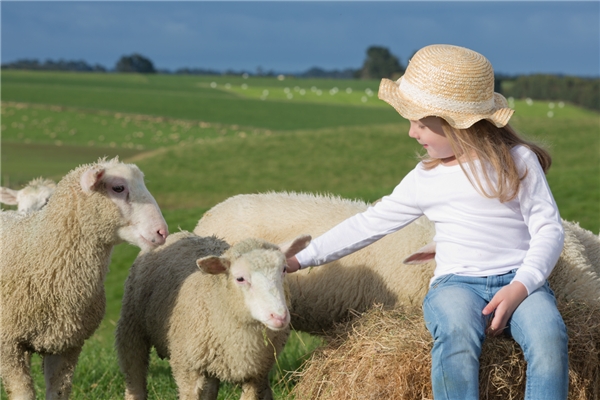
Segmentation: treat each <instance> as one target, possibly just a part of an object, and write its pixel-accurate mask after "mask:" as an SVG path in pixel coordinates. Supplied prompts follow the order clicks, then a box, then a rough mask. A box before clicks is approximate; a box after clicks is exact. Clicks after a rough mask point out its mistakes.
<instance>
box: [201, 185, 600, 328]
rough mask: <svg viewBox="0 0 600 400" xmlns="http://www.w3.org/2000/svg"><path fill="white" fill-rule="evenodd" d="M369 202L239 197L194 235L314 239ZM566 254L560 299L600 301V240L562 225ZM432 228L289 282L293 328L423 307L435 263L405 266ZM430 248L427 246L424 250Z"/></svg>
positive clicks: (559, 276) (416, 227)
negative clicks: (378, 307)
mask: <svg viewBox="0 0 600 400" xmlns="http://www.w3.org/2000/svg"><path fill="white" fill-rule="evenodd" d="M368 207H369V204H367V203H365V202H362V201H358V200H349V199H342V198H340V197H335V196H330V195H313V194H303V193H285V192H270V193H262V194H245V195H244V194H242V195H237V196H233V197H231V198H229V199H226V200H225V201H223V202H221V203H219V204H217V205H216V206H214V207H213V208H212V209H210V210H209V211H207V212H206V213H205V214H204V216H203V217H202V218H201V219H200V220H199V221H198V224H197V225H196V227H195V229H194V233H196V234H198V235H212V234H215V235H218V236H220V237H223V238H224V239H225V240H227V241H228V242H230V243H235V242H237V241H238V240H240V239H241V238H243V237H246V236H254V237H260V238H262V239H265V240H270V241H285V240H289V238H290V237H292V236H293V235H294V234H296V233H297V232H299V231H301V232H306V233H309V234H311V235H312V236H313V237H316V236H318V235H320V234H322V233H324V232H325V231H327V230H328V229H329V228H331V227H333V226H334V225H336V224H337V223H339V222H341V221H343V220H344V219H346V218H348V217H350V216H352V215H354V214H356V213H359V212H362V211H364V210H366V209H367V208H368ZM563 225H564V226H565V231H566V234H565V248H564V250H563V252H562V254H561V257H560V258H559V261H558V263H557V265H556V267H555V269H554V272H553V273H552V274H551V276H550V278H549V280H550V283H551V285H552V287H553V289H554V291H555V292H556V295H557V297H558V298H561V299H564V300H578V301H586V302H590V301H596V302H597V301H598V295H599V294H600V271H599V267H598V265H599V264H600V239H598V237H597V236H596V235H594V234H592V233H591V232H589V231H586V230H584V229H582V228H581V227H579V226H578V225H577V224H574V223H569V222H567V221H563ZM434 233H435V228H434V225H433V223H432V222H431V221H429V220H428V219H427V218H426V217H421V218H419V219H417V220H416V221H415V222H413V223H412V224H409V225H408V226H406V227H405V228H403V229H401V230H399V231H397V232H395V233H392V234H390V235H387V236H386V237H384V238H382V239H381V240H379V241H377V242H375V243H373V244H371V245H370V246H367V247H366V248H364V249H362V250H360V251H358V252H356V253H353V254H351V255H348V256H346V257H344V258H342V259H340V260H338V261H335V262H332V263H330V264H328V265H327V266H322V267H318V268H309V269H306V270H302V271H298V272H297V273H294V274H293V275H290V276H289V277H288V278H287V279H288V281H289V282H288V283H289V287H290V293H291V304H292V307H291V308H292V310H293V313H292V322H291V324H292V327H293V328H294V329H297V330H300V331H305V332H308V333H314V334H323V333H326V331H328V330H330V329H331V328H332V327H333V325H334V324H335V323H336V322H340V321H342V320H344V319H346V318H347V317H349V316H351V312H352V311H353V310H354V311H357V312H364V311H366V310H367V309H369V308H370V307H371V306H372V305H373V304H374V303H380V304H383V305H384V306H386V307H388V308H393V307H397V306H400V305H403V306H415V305H416V306H420V305H421V303H422V301H423V298H424V297H425V295H426V294H427V291H428V288H429V282H430V279H431V277H432V276H433V270H434V268H435V262H434V260H433V257H431V256H429V257H428V258H427V256H426V258H425V259H424V260H421V261H420V263H421V264H422V265H418V266H417V265H411V266H407V265H403V264H402V261H403V260H406V261H410V260H407V259H408V258H409V256H411V255H412V256H414V255H415V254H414V253H415V250H416V249H419V248H423V247H424V246H427V245H428V246H430V247H429V249H430V250H431V248H432V247H431V246H432V245H433V244H432V241H433V236H434ZM425 249H426V250H427V247H426V248H425Z"/></svg>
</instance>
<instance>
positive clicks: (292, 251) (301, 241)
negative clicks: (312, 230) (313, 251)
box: [279, 235, 312, 258]
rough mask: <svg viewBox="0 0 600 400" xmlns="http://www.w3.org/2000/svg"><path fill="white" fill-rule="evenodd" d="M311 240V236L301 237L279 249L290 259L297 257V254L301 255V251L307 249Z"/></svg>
mask: <svg viewBox="0 0 600 400" xmlns="http://www.w3.org/2000/svg"><path fill="white" fill-rule="evenodd" d="M311 240H312V238H311V237H310V235H300V236H298V237H297V238H296V239H294V240H292V241H291V242H287V243H284V244H282V245H280V246H279V248H280V249H281V251H282V252H283V254H284V255H285V258H290V257H293V256H295V255H296V253H299V252H300V250H302V249H304V248H306V246H308V245H309V243H310V241H311Z"/></svg>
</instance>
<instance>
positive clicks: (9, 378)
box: [0, 345, 35, 400]
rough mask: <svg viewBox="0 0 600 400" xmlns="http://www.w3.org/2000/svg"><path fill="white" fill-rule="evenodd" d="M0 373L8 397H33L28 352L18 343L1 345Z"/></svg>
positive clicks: (26, 399) (17, 399)
mask: <svg viewBox="0 0 600 400" xmlns="http://www.w3.org/2000/svg"><path fill="white" fill-rule="evenodd" d="M0 375H1V376H2V381H3V383H4V389H5V390H6V393H7V394H8V398H9V399H11V400H34V399H35V389H34V387H33V379H32V378H31V353H30V352H28V351H25V350H24V349H23V348H22V347H21V346H19V345H3V346H2V348H1V349H0Z"/></svg>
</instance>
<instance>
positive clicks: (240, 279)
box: [235, 276, 244, 282]
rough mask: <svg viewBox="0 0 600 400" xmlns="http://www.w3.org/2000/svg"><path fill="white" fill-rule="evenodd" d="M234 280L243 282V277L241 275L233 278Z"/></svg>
mask: <svg viewBox="0 0 600 400" xmlns="http://www.w3.org/2000/svg"><path fill="white" fill-rule="evenodd" d="M235 280H236V281H238V282H244V278H243V277H241V276H240V277H239V278H235Z"/></svg>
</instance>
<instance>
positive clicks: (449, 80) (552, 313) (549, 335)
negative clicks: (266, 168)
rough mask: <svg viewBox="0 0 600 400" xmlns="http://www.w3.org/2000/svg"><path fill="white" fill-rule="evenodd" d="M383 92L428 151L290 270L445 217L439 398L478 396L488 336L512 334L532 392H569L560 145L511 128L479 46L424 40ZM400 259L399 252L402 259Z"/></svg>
mask: <svg viewBox="0 0 600 400" xmlns="http://www.w3.org/2000/svg"><path fill="white" fill-rule="evenodd" d="M379 97H380V98H381V99H382V100H384V101H386V102H387V103H389V104H390V105H392V106H393V107H394V108H395V109H396V111H398V113H399V114H400V115H402V116H403V117H404V118H406V119H408V120H409V121H410V129H409V132H408V135H409V136H410V137H411V138H413V139H416V140H417V142H419V144H421V145H422V146H423V148H424V149H425V150H426V152H427V154H426V155H424V156H423V157H422V160H421V162H420V163H419V164H418V165H417V166H416V168H415V169H414V170H412V171H411V172H409V173H408V174H407V175H406V177H405V178H404V179H403V180H402V182H400V184H399V185H398V186H397V187H396V188H395V189H394V191H393V192H392V194H390V195H389V196H385V197H384V198H383V199H382V200H381V201H380V202H378V203H377V204H376V205H375V206H373V207H370V208H369V209H368V210H367V211H365V212H363V213H361V214H357V215H355V216H353V217H351V218H349V219H347V220H346V221H344V222H342V223H340V224H339V225H337V226H335V227H334V228H332V229H331V230H329V231H328V232H326V233H325V234H323V235H322V236H320V237H319V238H317V239H315V240H313V241H312V243H311V244H310V246H309V247H307V248H306V249H305V250H304V251H302V252H300V253H298V254H297V255H296V256H295V257H293V258H291V259H289V260H288V265H289V267H288V272H294V271H297V270H298V269H300V268H304V267H308V266H317V265H321V264H325V263H328V262H331V261H334V260H337V259H339V258H341V257H343V256H345V255H348V254H350V253H352V252H354V251H357V250H359V249H361V248H363V247H365V246H367V245H369V244H371V243H373V242H375V241H376V240H378V239H381V238H382V237H383V236H385V235H387V234H389V233H392V232H395V231H397V230H398V229H401V228H403V227H404V226H406V225H407V224H409V223H410V222H412V221H414V220H415V219H417V218H418V217H419V216H421V215H426V216H427V217H428V218H429V219H430V220H431V221H433V222H434V223H435V230H436V235H435V238H434V241H435V243H436V256H435V261H436V269H435V272H434V276H433V278H432V280H431V284H430V288H429V292H428V294H427V296H426V297H425V300H424V302H423V313H424V318H425V323H426V325H427V328H428V330H429V331H430V332H431V335H432V336H433V339H434V342H433V349H432V351H431V357H432V371H431V377H432V386H433V394H434V398H435V399H436V400H440V399H456V400H466V399H478V398H479V384H478V382H479V379H478V374H479V356H480V353H481V346H482V343H483V340H484V338H485V334H486V333H487V334H488V335H492V336H494V335H498V334H500V333H506V334H508V335H510V336H512V337H513V338H514V339H515V340H516V341H517V342H518V343H519V345H520V346H521V348H522V349H523V352H524V354H525V359H526V361H527V385H526V393H525V399H544V400H551V399H566V398H567V392H568V357H567V333H566V328H565V325H564V323H563V320H562V318H561V315H560V314H559V312H558V310H557V308H556V300H555V298H554V294H553V292H552V291H551V290H550V288H549V287H548V283H547V281H546V279H547V278H548V276H549V275H550V272H551V271H552V269H553V268H554V265H555V264H556V261H557V260H558V257H559V255H560V253H561V251H562V247H563V237H564V232H563V228H562V223H561V219H560V215H559V212H558V209H557V206H556V203H555V201H554V198H553V196H552V193H551V191H550V188H549V186H548V183H547V181H546V178H545V175H544V174H545V172H546V171H547V170H548V168H549V167H550V163H551V159H550V156H549V154H548V153H547V152H546V151H545V150H543V149H542V148H540V147H538V146H537V145H535V144H533V143H530V142H528V141H525V140H524V139H522V138H521V137H519V136H518V135H517V133H515V131H514V130H513V129H512V128H511V127H510V126H509V125H507V124H508V120H509V119H510V117H511V116H512V113H513V110H511V109H510V108H508V105H507V102H506V99H505V98H504V97H503V96H502V95H500V94H498V93H494V72H493V69H492V66H491V64H490V63H489V61H488V60H487V59H486V58H485V57H483V56H482V55H481V54H479V53H476V52H474V51H472V50H469V49H466V48H463V47H457V46H450V45H432V46H427V47H424V48H423V49H421V50H419V51H418V52H417V53H416V54H415V55H414V56H413V58H412V59H411V61H410V63H409V65H408V68H407V69H406V73H405V74H404V76H402V77H401V78H400V79H398V81H396V82H393V81H391V80H388V79H383V80H382V82H381V86H380V88H379ZM398 262H400V260H398Z"/></svg>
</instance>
